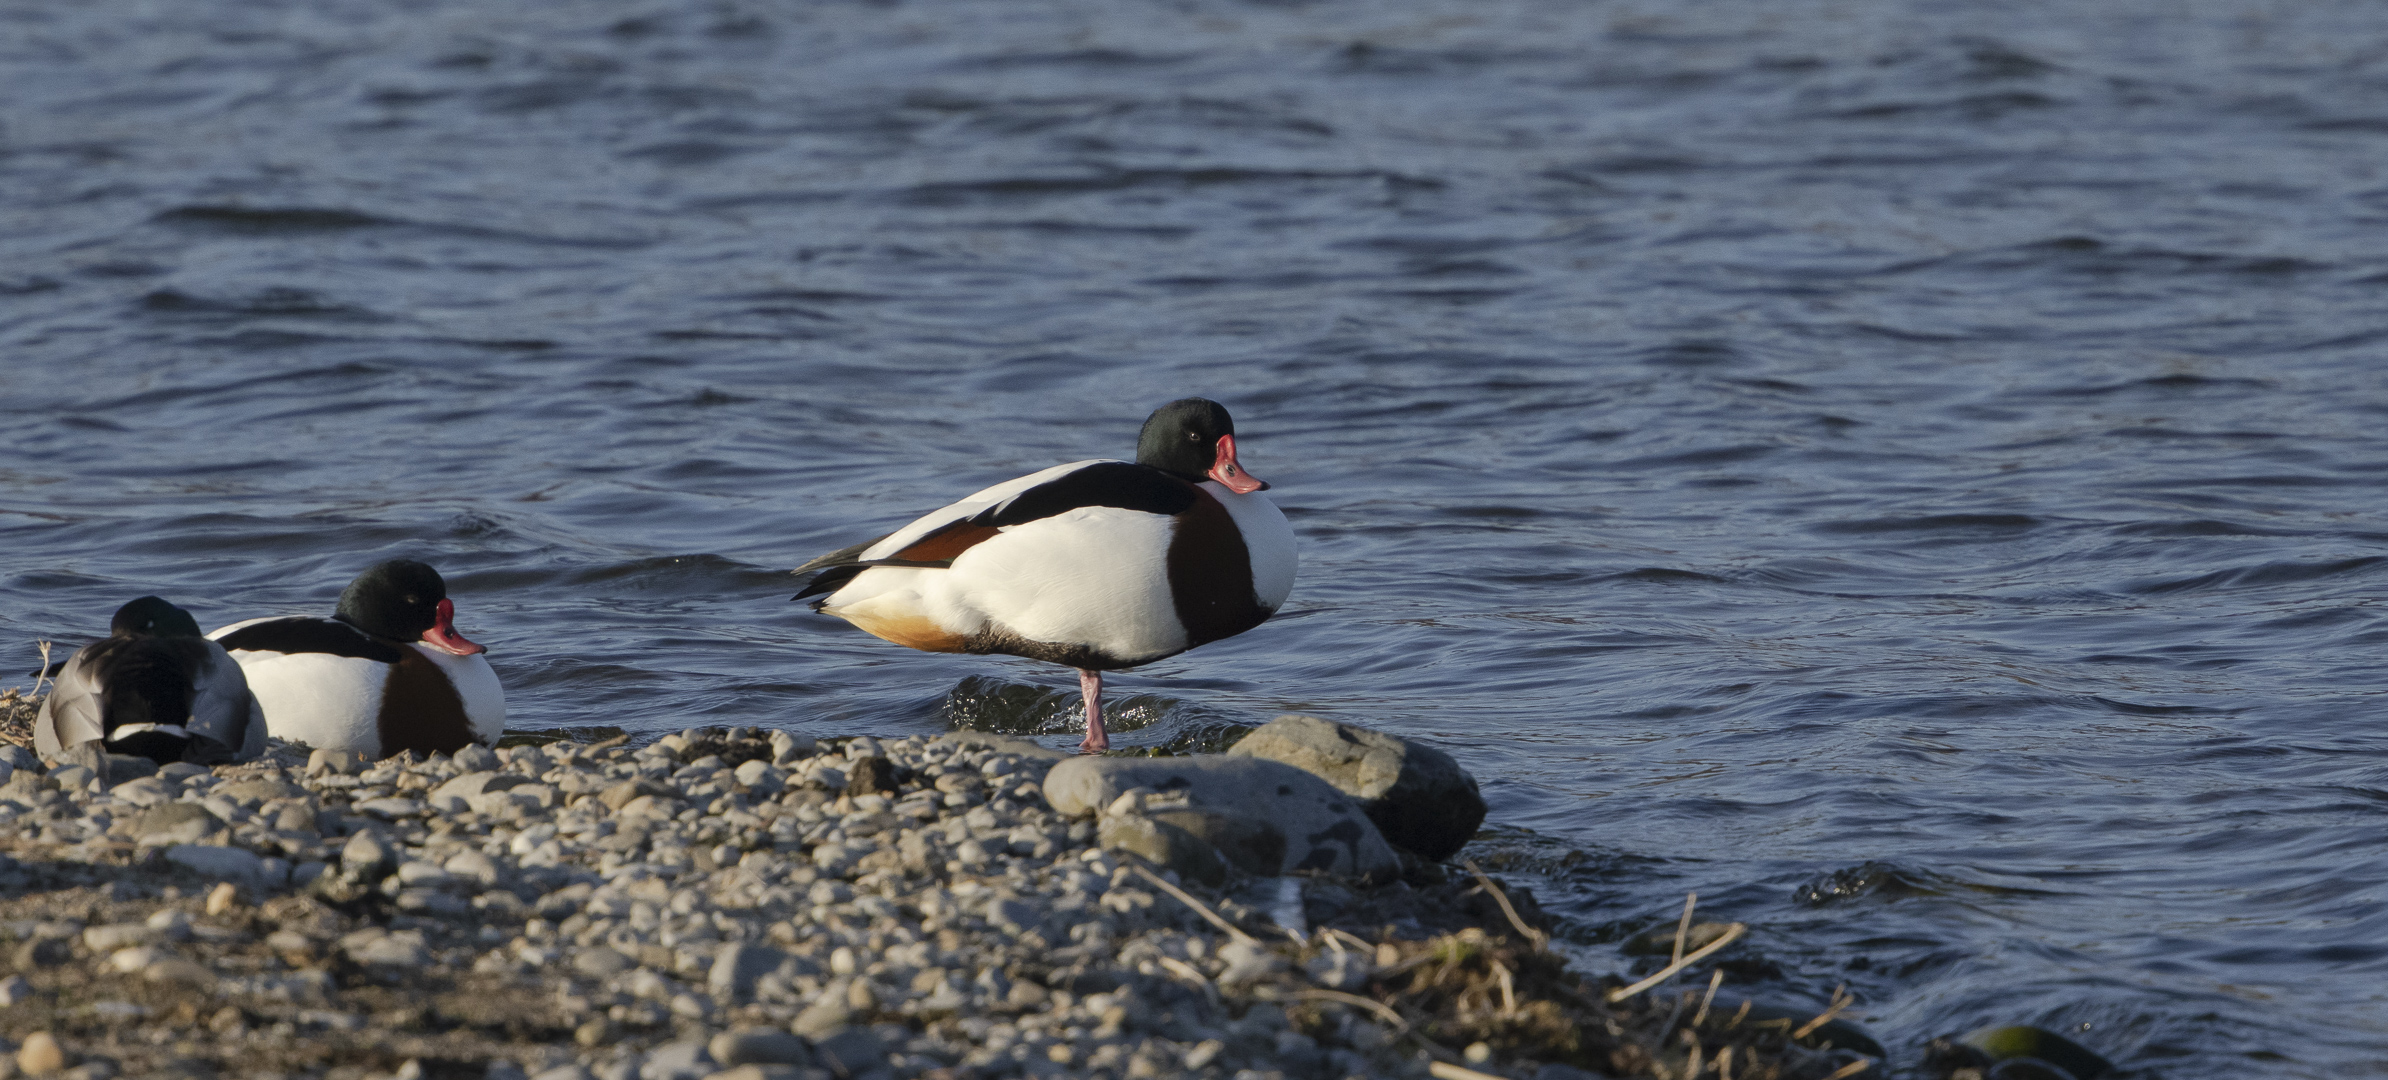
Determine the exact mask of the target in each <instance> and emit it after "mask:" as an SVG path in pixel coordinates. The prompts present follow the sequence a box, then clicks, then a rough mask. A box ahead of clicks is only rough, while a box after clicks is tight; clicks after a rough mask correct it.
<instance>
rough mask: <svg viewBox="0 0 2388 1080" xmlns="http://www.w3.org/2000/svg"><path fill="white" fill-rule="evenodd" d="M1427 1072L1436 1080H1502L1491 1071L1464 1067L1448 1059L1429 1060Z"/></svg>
mask: <svg viewBox="0 0 2388 1080" xmlns="http://www.w3.org/2000/svg"><path fill="white" fill-rule="evenodd" d="M1426 1074H1427V1075H1428V1076H1432V1077H1434V1078H1435V1080H1501V1078H1500V1077H1498V1076H1494V1075H1493V1074H1491V1073H1480V1072H1477V1071H1476V1070H1474V1069H1463V1068H1460V1067H1459V1066H1457V1065H1453V1064H1451V1063H1450V1062H1448V1061H1429V1062H1427V1063H1426Z"/></svg>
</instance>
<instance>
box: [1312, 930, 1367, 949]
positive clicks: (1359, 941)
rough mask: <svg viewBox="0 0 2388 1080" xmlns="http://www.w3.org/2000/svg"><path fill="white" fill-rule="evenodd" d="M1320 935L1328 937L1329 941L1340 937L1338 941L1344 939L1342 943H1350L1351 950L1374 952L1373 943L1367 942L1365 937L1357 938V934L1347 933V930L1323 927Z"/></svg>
mask: <svg viewBox="0 0 2388 1080" xmlns="http://www.w3.org/2000/svg"><path fill="white" fill-rule="evenodd" d="M1321 934H1325V937H1330V939H1333V937H1340V939H1344V941H1352V949H1366V951H1375V944H1373V941H1368V939H1366V937H1359V934H1354V932H1349V929H1335V927H1325V929H1321Z"/></svg>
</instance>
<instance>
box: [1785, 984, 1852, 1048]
mask: <svg viewBox="0 0 2388 1080" xmlns="http://www.w3.org/2000/svg"><path fill="white" fill-rule="evenodd" d="M1848 991H1849V987H1848V984H1846V983H1844V984H1842V985H1840V986H1836V987H1833V988H1832V1004H1831V1005H1829V1006H1826V1008H1825V1010H1824V1011H1823V1012H1821V1013H1818V1014H1816V1018H1815V1019H1813V1020H1810V1021H1808V1022H1807V1023H1805V1024H1802V1025H1800V1026H1799V1029H1798V1030H1796V1031H1793V1032H1792V1033H1791V1037H1792V1038H1794V1039H1804V1038H1807V1037H1808V1033H1809V1032H1812V1031H1814V1030H1816V1029H1817V1028H1820V1027H1823V1026H1824V1025H1826V1024H1829V1023H1831V1022H1832V1018H1833V1017H1836V1016H1839V1015H1841V1010H1843V1009H1846V1008H1848V1007H1849V1006H1850V1005H1852V1004H1855V1003H1856V1001H1857V998H1856V996H1854V995H1852V994H1850V993H1849V992H1848Z"/></svg>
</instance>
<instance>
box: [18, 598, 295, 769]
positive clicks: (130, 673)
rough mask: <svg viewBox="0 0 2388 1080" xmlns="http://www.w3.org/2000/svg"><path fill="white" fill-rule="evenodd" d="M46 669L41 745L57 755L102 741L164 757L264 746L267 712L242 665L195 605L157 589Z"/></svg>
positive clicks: (224, 755)
mask: <svg viewBox="0 0 2388 1080" xmlns="http://www.w3.org/2000/svg"><path fill="white" fill-rule="evenodd" d="M44 674H54V675H56V676H57V679H58V685H57V688H56V689H54V690H52V691H50V695H49V696H48V697H47V698H44V699H43V700H42V704H41V713H40V715H39V716H37V717H35V719H34V723H33V746H34V749H36V750H38V751H40V752H41V754H42V755H43V756H45V757H58V756H60V755H62V754H64V753H66V752H68V751H71V750H73V749H75V748H76V747H78V746H81V745H83V744H85V743H90V742H94V741H97V742H98V743H99V744H100V745H101V746H103V747H105V748H106V749H107V751H108V752H109V753H114V754H133V755H139V756H141V757H146V758H148V759H150V760H152V761H155V762H157V763H158V764H160V765H168V764H172V763H174V762H177V761H188V762H192V763H194V764H200V765H213V764H217V763H220V762H227V761H247V760H249V759H251V758H254V757H256V756H257V755H258V754H260V753H262V752H264V750H265V718H264V716H262V715H261V714H260V713H259V712H258V708H257V701H256V699H255V698H254V697H252V696H250V694H249V684H248V681H247V680H246V679H244V678H242V677H241V668H240V665H239V664H236V663H234V662H233V661H232V658H231V657H229V656H226V655H225V654H224V650H223V648H222V647H221V646H218V645H217V644H216V643H215V642H212V641H209V640H207V639H206V638H203V637H200V636H199V623H198V621H197V620H195V619H193V618H191V613H190V612H187V611H184V610H183V609H181V608H178V607H175V606H174V605H172V604H169V603H167V602H166V601H164V600H160V599H158V598H157V597H154V596H144V597H142V598H140V599H138V600H135V601H133V602H131V603H129V604H126V605H124V606H123V607H121V608H118V609H116V617H115V618H114V619H112V620H110V621H109V624H108V637H107V640H104V641H100V642H97V643H95V644H92V645H88V646H85V647H83V648H82V649H78V650H76V652H75V654H74V655H73V656H70V657H68V658H66V660H64V661H63V662H61V663H59V664H57V665H55V666H54V668H53V669H52V670H51V671H47V672H44Z"/></svg>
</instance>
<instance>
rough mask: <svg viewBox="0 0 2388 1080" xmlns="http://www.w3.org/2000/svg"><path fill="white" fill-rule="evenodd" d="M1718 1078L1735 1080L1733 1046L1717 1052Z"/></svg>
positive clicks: (1720, 1079)
mask: <svg viewBox="0 0 2388 1080" xmlns="http://www.w3.org/2000/svg"><path fill="white" fill-rule="evenodd" d="M1716 1080H1733V1048H1732V1047H1730V1046H1728V1047H1725V1048H1724V1049H1722V1050H1719V1051H1717V1052H1716Z"/></svg>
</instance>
